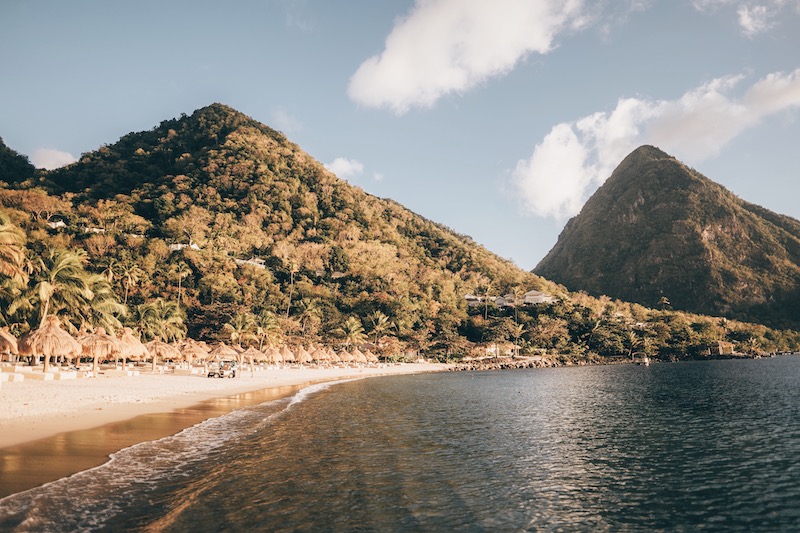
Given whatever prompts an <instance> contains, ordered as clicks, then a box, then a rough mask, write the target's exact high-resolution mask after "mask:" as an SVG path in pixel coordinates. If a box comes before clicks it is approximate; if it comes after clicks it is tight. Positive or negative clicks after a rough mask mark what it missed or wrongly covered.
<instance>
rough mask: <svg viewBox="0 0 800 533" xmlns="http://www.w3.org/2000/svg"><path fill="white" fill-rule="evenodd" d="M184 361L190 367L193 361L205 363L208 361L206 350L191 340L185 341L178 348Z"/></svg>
mask: <svg viewBox="0 0 800 533" xmlns="http://www.w3.org/2000/svg"><path fill="white" fill-rule="evenodd" d="M178 349H179V350H180V351H181V354H182V355H183V357H184V359H186V361H187V362H188V363H189V364H190V365H191V364H192V361H194V360H195V359H198V360H201V361H205V360H206V359H208V350H207V349H206V348H204V347H203V345H202V344H200V343H199V342H196V341H193V340H191V339H190V340H187V341H184V342H182V343H181V344H180V346H179V348H178Z"/></svg>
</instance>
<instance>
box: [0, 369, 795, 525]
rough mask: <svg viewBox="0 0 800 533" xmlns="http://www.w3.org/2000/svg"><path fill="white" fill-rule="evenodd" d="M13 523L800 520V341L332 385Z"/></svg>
mask: <svg viewBox="0 0 800 533" xmlns="http://www.w3.org/2000/svg"><path fill="white" fill-rule="evenodd" d="M0 530H2V531H15V530H19V531H75V530H100V531H126V530H136V531H315V532H316V531H381V532H383V531H492V532H495V531H525V530H533V531H542V530H544V531H559V530H563V531H652V530H664V531H697V530H704V531H800V356H781V357H776V358H771V359H761V360H743V361H738V360H736V361H708V362H687V363H673V364H653V365H651V366H649V367H644V366H630V365H615V366H595V367H566V368H555V369H533V370H515V371H501V372H464V373H438V374H422V375H410V376H396V377H382V378H373V379H364V380H354V381H347V382H340V383H336V384H323V385H315V386H311V387H308V388H305V389H303V390H301V391H300V392H298V393H297V394H295V395H293V396H291V397H289V398H284V399H281V400H273V401H269V402H266V403H263V404H261V405H256V406H250V407H246V408H243V409H239V410H236V411H233V412H231V413H229V414H226V415H224V416H221V417H217V418H213V419H210V420H207V421H205V422H202V423H200V424H198V425H196V426H193V427H191V428H189V429H186V430H184V431H182V432H181V433H179V434H177V435H174V436H171V437H166V438H163V439H159V440H156V441H152V442H145V443H142V444H138V445H135V446H132V447H130V448H127V449H124V450H122V451H120V452H117V453H115V454H113V456H112V457H111V460H110V461H109V462H108V463H106V464H104V465H102V466H100V467H97V468H94V469H92V470H87V471H85V472H81V473H78V474H75V475H73V476H70V477H68V478H64V479H61V480H58V481H55V482H53V483H49V484H47V485H44V486H42V487H39V488H35V489H32V490H29V491H26V492H23V493H19V494H15V495H12V496H9V497H7V498H5V499H3V500H0Z"/></svg>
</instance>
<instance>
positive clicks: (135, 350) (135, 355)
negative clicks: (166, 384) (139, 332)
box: [119, 328, 150, 365]
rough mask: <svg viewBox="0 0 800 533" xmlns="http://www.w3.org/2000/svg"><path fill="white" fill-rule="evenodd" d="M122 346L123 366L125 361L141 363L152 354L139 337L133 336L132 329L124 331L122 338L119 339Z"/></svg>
mask: <svg viewBox="0 0 800 533" xmlns="http://www.w3.org/2000/svg"><path fill="white" fill-rule="evenodd" d="M119 341H120V344H121V345H122V354H121V355H122V364H123V365H124V364H125V359H126V358H128V359H133V360H134V361H141V360H142V359H146V358H147V357H150V352H149V351H148V350H147V346H145V345H144V344H143V343H142V341H141V340H139V337H137V336H136V335H134V334H133V330H132V329H131V328H125V329H123V330H122V336H121V337H120V339H119Z"/></svg>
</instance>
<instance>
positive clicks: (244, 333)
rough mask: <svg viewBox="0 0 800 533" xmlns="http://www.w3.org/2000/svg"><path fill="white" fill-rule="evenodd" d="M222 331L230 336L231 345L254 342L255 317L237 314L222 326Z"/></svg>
mask: <svg viewBox="0 0 800 533" xmlns="http://www.w3.org/2000/svg"><path fill="white" fill-rule="evenodd" d="M222 329H224V330H225V331H227V332H228V335H230V339H231V344H239V345H241V344H242V343H247V341H249V340H255V339H256V338H257V337H256V335H255V329H256V325H255V317H254V316H253V315H252V314H251V313H237V314H236V315H235V316H234V317H233V318H232V319H231V320H230V322H227V323H225V324H223V325H222Z"/></svg>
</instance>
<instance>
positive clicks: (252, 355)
mask: <svg viewBox="0 0 800 533" xmlns="http://www.w3.org/2000/svg"><path fill="white" fill-rule="evenodd" d="M239 357H241V358H242V359H247V362H248V363H250V375H251V376H253V375H254V370H253V360H254V359H255V360H263V359H264V353H263V352H261V351H260V350H258V349H257V348H254V347H253V346H251V347H249V348H248V349H246V350H245V351H243V352H242V353H241V354H239Z"/></svg>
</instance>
